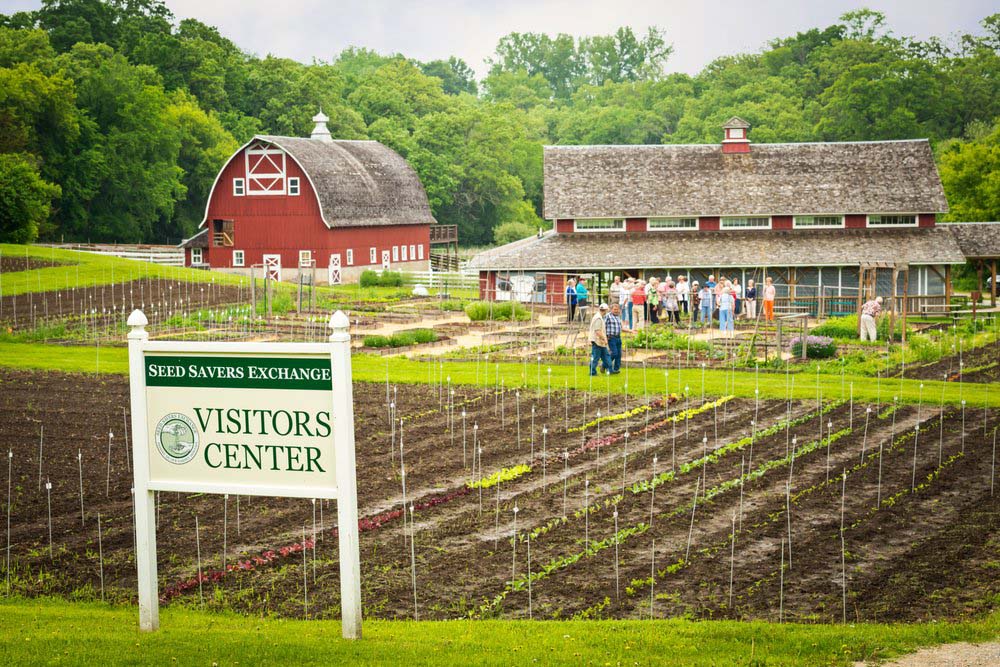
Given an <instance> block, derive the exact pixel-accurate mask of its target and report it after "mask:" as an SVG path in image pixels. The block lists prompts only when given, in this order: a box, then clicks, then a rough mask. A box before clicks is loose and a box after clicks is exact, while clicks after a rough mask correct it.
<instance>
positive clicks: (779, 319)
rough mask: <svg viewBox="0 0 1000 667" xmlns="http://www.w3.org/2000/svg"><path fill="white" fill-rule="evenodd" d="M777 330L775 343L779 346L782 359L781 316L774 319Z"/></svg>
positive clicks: (779, 359) (779, 354)
mask: <svg viewBox="0 0 1000 667" xmlns="http://www.w3.org/2000/svg"><path fill="white" fill-rule="evenodd" d="M774 323H775V325H776V326H775V331H776V332H777V334H776V337H775V341H774V344H775V346H776V347H777V348H778V361H781V318H778V319H776V320H775V321H774Z"/></svg>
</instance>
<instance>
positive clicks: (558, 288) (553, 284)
mask: <svg viewBox="0 0 1000 667" xmlns="http://www.w3.org/2000/svg"><path fill="white" fill-rule="evenodd" d="M565 291H566V276H565V275H563V274H562V273H546V274H545V302H546V303H563V302H564V301H565V295H564V294H563V293H564V292H565Z"/></svg>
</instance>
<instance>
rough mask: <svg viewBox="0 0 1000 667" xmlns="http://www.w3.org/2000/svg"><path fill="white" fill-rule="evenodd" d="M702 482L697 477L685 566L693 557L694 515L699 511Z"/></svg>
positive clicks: (685, 552) (685, 553)
mask: <svg viewBox="0 0 1000 667" xmlns="http://www.w3.org/2000/svg"><path fill="white" fill-rule="evenodd" d="M700 482H701V480H700V479H698V478H697V477H696V478H695V480H694V504H693V505H692V506H691V527H690V528H688V541H687V549H686V550H685V551H684V564H685V565H687V564H688V562H689V561H688V557H689V556H690V555H691V536H692V535H693V534H694V513H695V510H697V509H698V484H699V483H700Z"/></svg>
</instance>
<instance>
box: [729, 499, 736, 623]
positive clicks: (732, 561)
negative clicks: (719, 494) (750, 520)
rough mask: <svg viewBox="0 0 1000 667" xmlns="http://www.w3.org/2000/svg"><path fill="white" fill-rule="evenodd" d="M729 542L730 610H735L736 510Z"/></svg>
mask: <svg viewBox="0 0 1000 667" xmlns="http://www.w3.org/2000/svg"><path fill="white" fill-rule="evenodd" d="M730 537H731V538H732V539H731V540H730V542H729V610H730V612H732V610H733V574H734V572H735V570H736V512H733V532H732V533H731V535H730Z"/></svg>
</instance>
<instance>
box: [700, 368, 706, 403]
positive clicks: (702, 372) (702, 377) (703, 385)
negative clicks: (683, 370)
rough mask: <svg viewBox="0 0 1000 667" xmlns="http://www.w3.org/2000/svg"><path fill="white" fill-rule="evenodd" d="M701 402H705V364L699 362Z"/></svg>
mask: <svg viewBox="0 0 1000 667" xmlns="http://www.w3.org/2000/svg"><path fill="white" fill-rule="evenodd" d="M701 402H702V403H704V402H705V362H704V361H703V362H701Z"/></svg>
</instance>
